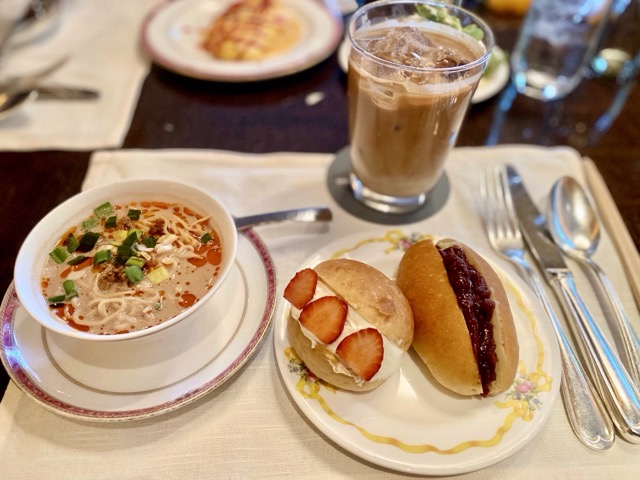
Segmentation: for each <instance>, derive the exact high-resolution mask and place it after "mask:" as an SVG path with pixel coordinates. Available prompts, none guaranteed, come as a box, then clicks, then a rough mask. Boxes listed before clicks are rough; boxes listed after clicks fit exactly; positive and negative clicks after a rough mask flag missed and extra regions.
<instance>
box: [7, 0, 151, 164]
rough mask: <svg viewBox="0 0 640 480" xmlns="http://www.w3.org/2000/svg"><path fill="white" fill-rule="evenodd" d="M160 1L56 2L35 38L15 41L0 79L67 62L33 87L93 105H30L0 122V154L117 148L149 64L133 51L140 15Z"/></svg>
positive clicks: (42, 102)
mask: <svg viewBox="0 0 640 480" xmlns="http://www.w3.org/2000/svg"><path fill="white" fill-rule="evenodd" d="M160 2H161V0H136V1H130V0H115V1H114V0H111V1H109V2H104V1H102V0H60V4H61V7H60V11H61V13H60V14H59V16H58V18H57V19H56V20H55V22H52V23H51V26H50V27H49V28H47V29H45V30H43V31H42V32H40V31H38V32H39V35H36V36H33V38H31V37H29V36H24V35H23V37H24V40H22V41H19V40H21V37H18V40H16V41H15V42H14V43H15V45H12V44H10V46H9V48H8V49H7V51H6V55H5V56H4V57H3V59H2V65H1V68H0V76H1V77H3V78H4V77H11V76H16V75H21V74H22V75H23V74H30V73H35V72H38V71H40V70H41V69H43V68H45V67H46V66H48V65H52V64H54V63H55V62H56V61H57V60H60V59H62V58H64V57H67V58H68V59H67V61H66V62H65V63H64V64H63V65H62V66H61V67H60V68H59V69H58V70H56V71H55V72H53V73H52V74H51V75H49V76H48V77H47V78H46V79H44V80H42V81H41V82H40V83H41V84H44V85H69V86H78V87H83V88H91V89H96V90H98V91H99V92H100V98H99V99H98V100H90V101H86V100H82V101H80V100H74V101H62V100H38V101H36V102H31V103H29V104H27V105H25V106H24V107H23V108H21V109H20V110H19V111H17V112H16V113H15V114H14V115H12V116H11V117H9V118H6V119H4V120H2V121H0V150H17V151H22V150H49V149H51V150H56V149H61V150H95V149H100V148H113V147H119V146H120V145H122V142H123V140H124V137H125V135H126V134H127V131H128V129H129V125H130V123H131V118H132V116H133V112H134V110H135V106H136V104H137V101H138V95H139V92H140V87H141V86H142V82H143V80H144V78H145V77H146V75H147V72H148V71H149V66H150V65H151V62H150V60H149V58H148V56H146V55H145V54H144V53H143V52H142V50H141V47H140V31H141V27H142V23H143V20H144V18H145V17H146V15H147V14H148V13H149V12H150V11H151V9H152V8H153V7H154V6H155V5H158V4H159V3H160Z"/></svg>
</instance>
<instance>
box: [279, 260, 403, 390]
mask: <svg viewBox="0 0 640 480" xmlns="http://www.w3.org/2000/svg"><path fill="white" fill-rule="evenodd" d="M314 270H315V272H316V273H317V275H318V282H321V281H322V282H324V283H325V284H326V285H327V286H328V287H329V288H330V289H331V290H332V291H333V292H335V293H336V294H337V296H338V297H339V298H341V299H343V300H344V301H345V302H346V303H347V305H348V308H349V309H353V310H355V311H356V312H358V313H359V314H360V315H361V316H362V317H364V318H365V319H366V321H367V322H368V323H369V324H370V326H371V327H373V328H375V329H377V330H378V331H379V332H380V334H382V336H384V337H386V341H387V342H389V343H392V344H393V346H394V348H395V349H396V350H397V349H399V351H400V353H402V354H404V352H406V351H407V350H408V349H409V348H410V347H411V343H412V340H413V314H412V312H411V307H410V306H409V303H408V302H407V299H406V298H405V297H404V295H403V294H402V292H401V291H400V289H399V288H398V286H397V285H396V284H395V283H394V282H393V281H392V280H390V279H389V278H388V277H387V276H385V275H384V274H383V273H382V272H380V271H378V270H377V269H375V268H373V267H371V266H370V265H367V264H364V263H361V262H358V261H355V260H349V259H332V260H327V261H325V262H322V263H320V264H318V265H316V266H315V267H314ZM287 330H288V334H289V340H290V342H291V346H292V347H293V348H294V349H295V350H296V352H297V354H298V356H299V357H300V359H301V360H302V361H303V362H304V363H305V365H306V366H307V367H308V368H309V370H310V371H311V372H313V374H315V375H316V376H317V377H318V378H321V379H322V380H324V381H325V382H327V383H330V384H331V385H334V386H336V387H339V388H342V389H345V390H350V391H367V390H372V389H374V388H376V387H377V386H379V385H380V384H381V383H382V382H384V381H385V380H386V379H387V378H388V377H389V376H390V375H391V374H393V373H394V372H395V371H397V369H399V367H400V363H399V362H398V365H397V368H395V369H394V370H389V369H388V368H385V369H384V375H382V372H383V370H380V372H379V373H380V374H376V375H375V376H374V377H373V378H371V379H370V380H368V381H364V382H362V381H360V382H358V381H356V379H355V378H354V375H353V373H352V372H349V371H348V369H347V368H346V367H345V368H338V370H342V371H336V369H335V368H334V366H332V364H333V365H336V364H342V363H343V362H342V361H341V360H340V358H339V357H338V356H337V355H336V353H334V352H333V351H332V350H331V349H330V348H329V345H324V344H322V343H319V342H312V341H311V340H310V339H309V338H308V337H307V336H306V335H305V334H304V332H303V330H302V328H301V326H300V322H299V321H298V320H296V319H295V318H294V317H293V316H292V315H289V319H288V324H287ZM339 342H340V340H337V341H336V342H335V343H339ZM314 343H315V344H314ZM338 348H339V347H338ZM334 349H335V345H334ZM396 353H397V352H396ZM384 354H385V355H387V354H389V355H390V357H389V359H387V361H390V360H391V354H392V352H387V351H385V352H384ZM384 360H385V358H384V357H383V361H384Z"/></svg>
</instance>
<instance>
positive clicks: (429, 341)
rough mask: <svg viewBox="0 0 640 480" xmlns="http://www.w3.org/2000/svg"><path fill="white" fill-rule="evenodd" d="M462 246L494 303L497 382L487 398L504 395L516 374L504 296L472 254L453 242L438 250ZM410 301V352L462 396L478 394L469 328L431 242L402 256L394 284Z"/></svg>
mask: <svg viewBox="0 0 640 480" xmlns="http://www.w3.org/2000/svg"><path fill="white" fill-rule="evenodd" d="M453 245H457V246H459V247H461V248H462V249H463V251H464V254H465V256H466V259H467V262H468V263H469V264H470V265H471V266H472V267H474V268H475V270H476V271H477V272H478V273H479V274H480V276H481V277H482V278H483V279H484V281H485V283H486V284H487V286H488V287H489V290H490V291H491V295H490V299H491V300H493V302H495V309H494V311H493V315H492V318H491V324H492V325H493V340H494V343H495V354H496V357H497V362H496V364H495V376H496V378H495V380H494V381H493V382H491V383H490V384H489V385H487V391H486V392H484V394H486V395H495V394H497V393H500V392H503V391H505V390H507V389H508V388H509V387H510V386H511V384H512V383H513V380H514V378H515V375H516V371H517V367H518V359H519V346H518V339H517V335H516V329H515V325H514V323H513V317H512V315H511V309H510V307H509V301H508V299H507V294H506V291H505V289H504V286H503V285H502V282H501V281H500V279H499V277H498V275H497V274H496V273H495V271H494V270H493V269H492V268H491V266H490V265H489V264H488V263H487V262H486V261H485V260H484V259H483V258H482V257H481V256H480V255H478V254H477V253H476V252H475V251H474V250H472V249H471V248H469V247H468V246H466V245H464V244H462V243H459V242H456V241H455V240H452V239H445V240H441V241H440V242H438V244H437V247H439V248H442V249H444V248H447V247H450V246H453ZM396 281H397V283H398V286H399V287H400V289H401V290H402V292H403V293H404V295H405V296H406V297H407V299H408V300H409V304H410V305H411V309H412V311H413V316H414V321H415V332H414V338H413V347H414V349H415V351H416V352H417V353H418V355H419V356H420V358H421V359H422V360H423V361H424V362H425V363H426V365H427V367H428V368H429V370H430V371H431V373H432V374H433V376H434V378H435V379H436V380H437V381H438V382H439V383H440V384H442V385H443V386H444V387H446V388H448V389H450V390H452V391H454V392H456V393H458V394H460V395H482V394H483V385H482V380H481V377H480V370H479V367H478V362H477V360H476V357H475V355H474V351H473V346H472V343H471V337H470V334H469V330H468V329H467V323H466V321H465V318H464V315H463V313H462V310H461V309H460V307H459V306H458V299H457V297H456V294H455V293H454V290H453V288H452V287H451V285H450V283H449V277H448V274H447V270H446V268H445V265H444V262H443V260H442V257H441V255H440V253H439V251H438V248H436V245H434V243H433V242H432V241H431V240H423V241H420V242H417V243H415V244H414V245H412V246H411V247H410V248H409V249H408V250H407V251H406V252H405V254H404V255H403V257H402V260H401V261H400V265H399V267H398V274H397V279H396Z"/></svg>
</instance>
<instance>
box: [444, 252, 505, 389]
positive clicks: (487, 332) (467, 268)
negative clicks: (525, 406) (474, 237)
mask: <svg viewBox="0 0 640 480" xmlns="http://www.w3.org/2000/svg"><path fill="white" fill-rule="evenodd" d="M439 252H440V256H441V257H442V260H443V262H444V267H445V268H446V269H447V275H448V276H449V283H450V284H451V286H452V287H453V291H454V292H455V294H456V297H457V299H458V306H459V307H460V309H461V310H462V314H463V315H464V319H465V321H466V322H467V328H468V329H469V335H470V336H471V345H472V346H473V353H474V355H475V357H476V360H477V362H478V368H479V369H480V378H481V379H482V393H483V395H487V393H488V392H489V389H488V386H489V385H490V384H491V382H493V381H494V380H495V379H496V362H497V361H498V357H497V356H496V344H495V341H494V340H493V325H492V324H491V317H492V316H493V311H494V309H495V306H496V304H495V303H494V301H493V300H491V299H490V298H489V297H490V295H491V291H490V290H489V287H488V286H487V283H486V282H485V281H484V278H482V276H481V275H480V274H479V273H478V271H477V270H476V269H475V268H473V266H471V265H470V264H469V262H468V261H467V257H466V255H465V254H464V251H463V250H462V248H460V247H457V246H453V247H449V248H445V249H442V250H440V249H439Z"/></svg>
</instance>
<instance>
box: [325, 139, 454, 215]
mask: <svg viewBox="0 0 640 480" xmlns="http://www.w3.org/2000/svg"><path fill="white" fill-rule="evenodd" d="M350 171H351V160H350V158H349V147H348V146H347V147H345V148H343V149H342V150H340V151H339V152H338V153H337V154H336V158H335V160H334V161H333V163H332V164H331V165H330V166H329V171H328V173H327V186H328V187H329V192H330V193H331V196H332V197H333V199H334V200H335V201H336V202H337V203H338V205H340V206H341V207H342V208H343V209H344V210H346V211H347V212H349V213H350V214H351V215H354V216H356V217H358V218H361V219H363V220H367V221H369V222H374V223H380V224H382V225H404V224H407V223H415V222H419V221H420V220H424V219H425V218H428V217H430V216H432V215H433V214H435V213H436V212H438V211H439V210H440V209H441V208H442V207H443V206H444V204H445V203H446V201H447V198H448V197H449V190H450V185H449V178H448V177H447V174H446V173H443V174H442V176H441V177H440V179H439V180H438V182H437V183H436V185H435V187H434V188H433V190H431V193H430V194H429V197H428V198H427V201H426V202H425V204H424V205H423V206H422V207H420V208H419V209H418V210H416V211H415V212H411V213H407V214H402V215H399V214H391V213H382V212H378V211H376V210H373V209H372V208H369V207H367V206H366V205H364V204H362V203H360V202H359V201H358V200H356V199H355V197H354V196H353V193H352V191H351V187H350V185H349V172H350Z"/></svg>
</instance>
